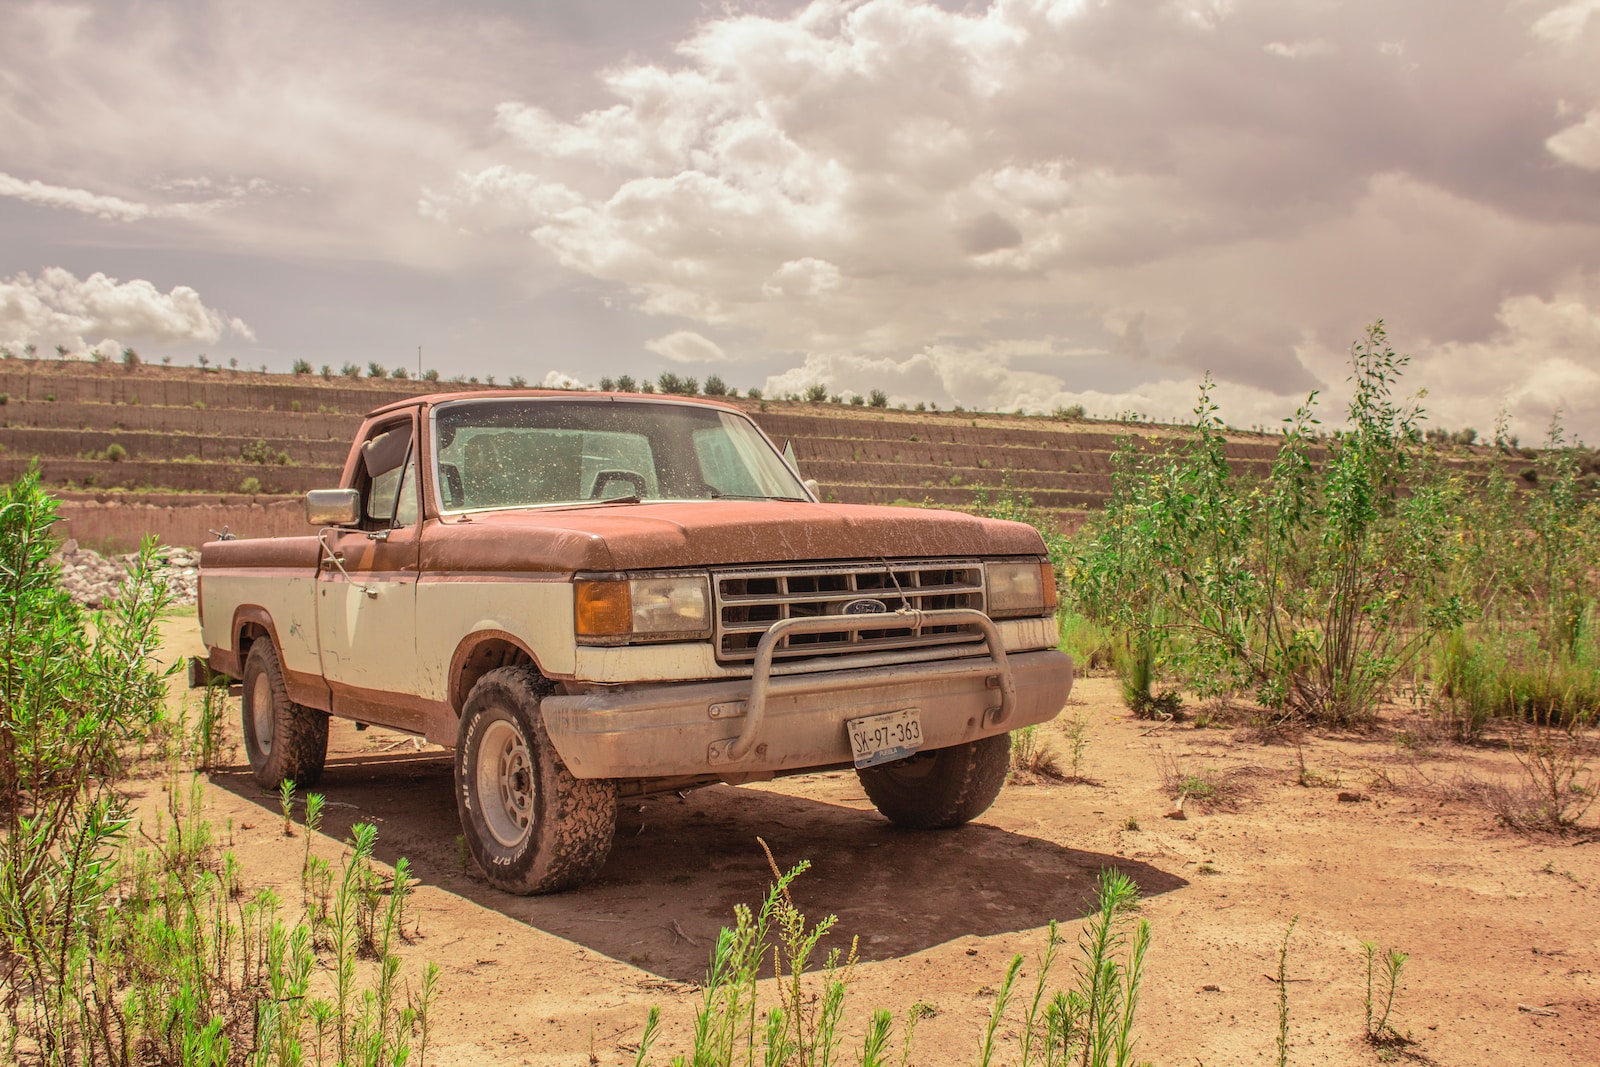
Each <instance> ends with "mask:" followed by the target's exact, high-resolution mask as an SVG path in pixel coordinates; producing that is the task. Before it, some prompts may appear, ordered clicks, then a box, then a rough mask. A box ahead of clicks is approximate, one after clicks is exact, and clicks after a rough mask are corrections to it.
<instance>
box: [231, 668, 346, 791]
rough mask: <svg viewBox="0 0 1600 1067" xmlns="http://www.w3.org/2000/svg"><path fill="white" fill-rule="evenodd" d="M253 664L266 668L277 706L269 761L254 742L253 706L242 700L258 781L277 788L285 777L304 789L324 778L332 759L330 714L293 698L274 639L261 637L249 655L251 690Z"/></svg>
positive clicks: (247, 689) (247, 685) (247, 679)
mask: <svg viewBox="0 0 1600 1067" xmlns="http://www.w3.org/2000/svg"><path fill="white" fill-rule="evenodd" d="M252 667H254V668H255V669H256V670H261V671H265V672H266V675H267V685H268V686H269V687H270V688H271V691H272V706H273V722H272V752H271V753H270V754H269V755H268V756H267V758H266V760H265V761H260V760H259V759H258V758H257V755H256V753H255V751H254V749H253V746H252V745H251V744H250V741H251V738H252V737H253V729H254V728H253V726H252V725H251V724H250V714H249V710H248V708H247V706H246V704H245V703H244V702H242V701H241V703H240V713H241V715H242V717H243V718H244V720H245V723H244V729H245V739H246V748H247V749H249V750H250V755H251V760H250V769H251V772H252V773H253V774H254V775H255V779H256V782H257V783H258V784H260V785H261V786H263V787H265V788H267V789H276V788H278V786H279V785H280V784H281V783H282V782H283V781H285V780H288V781H291V782H293V783H294V784H295V786H296V787H297V788H301V789H304V788H308V787H310V786H314V785H316V784H317V782H318V780H319V779H321V778H322V767H323V764H325V763H326V762H327V759H328V716H327V715H326V714H324V713H323V712H320V711H318V710H316V709H315V708H308V707H306V706H305V705H304V704H297V703H295V702H294V701H293V700H291V699H290V698H289V687H288V685H287V683H285V682H284V679H283V666H282V665H281V664H280V663H279V661H278V650H277V649H275V648H273V647H272V642H271V641H268V640H265V639H261V640H257V641H256V642H255V643H253V644H252V645H251V646H250V652H249V654H248V655H247V656H246V657H245V668H244V682H245V692H246V693H247V694H248V693H250V692H251V691H252V690H251V685H250V679H251V673H252ZM258 763H259V766H258Z"/></svg>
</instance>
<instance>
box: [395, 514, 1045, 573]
mask: <svg viewBox="0 0 1600 1067" xmlns="http://www.w3.org/2000/svg"><path fill="white" fill-rule="evenodd" d="M1043 553H1044V543H1043V540H1042V539H1041V538H1040V536H1039V534H1038V531H1036V530H1034V529H1033V528H1032V527H1030V526H1027V525H1025V524H1023V523H1018V522H1003V521H1000V520H997V519H983V518H978V517H975V516H972V515H965V514H962V513H960V512H953V511H936V510H932V509H923V508H899V507H878V506H871V505H851V504H813V503H809V502H798V501H796V502H791V501H766V500H764V501H730V500H707V501H685V502H677V503H659V504H657V503H642V504H611V505H605V506H601V507H576V508H547V509H526V510H515V511H494V512H476V513H473V514H472V515H470V516H463V517H450V518H445V519H443V520H436V521H433V522H430V523H429V524H428V528H427V530H426V531H425V533H424V535H423V539H422V561H421V562H422V570H423V571H424V572H425V573H451V572H462V571H467V572H473V571H476V572H484V571H488V572H496V573H515V572H565V573H571V572H573V571H624V570H640V569H649V568H663V567H666V568H671V567H704V566H713V565H728V564H734V565H741V564H752V563H790V562H800V561H823V560H838V559H876V558H878V557H886V558H894V557H898V558H929V557H943V556H980V555H999V556H1005V555H1042V554H1043Z"/></svg>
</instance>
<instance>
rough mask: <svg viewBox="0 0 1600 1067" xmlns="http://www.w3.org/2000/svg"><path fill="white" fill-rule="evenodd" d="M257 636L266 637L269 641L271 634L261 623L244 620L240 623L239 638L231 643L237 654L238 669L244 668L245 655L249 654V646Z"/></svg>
mask: <svg viewBox="0 0 1600 1067" xmlns="http://www.w3.org/2000/svg"><path fill="white" fill-rule="evenodd" d="M258 638H266V639H267V640H269V641H270V640H271V639H272V635H271V634H269V633H268V632H267V628H266V627H265V626H263V625H261V624H260V623H259V622H246V623H243V624H241V625H240V627H239V639H238V640H237V641H235V642H234V643H233V647H234V649H235V651H236V652H237V653H238V655H239V669H240V670H244V661H245V657H247V656H249V655H250V646H251V645H252V644H253V643H255V641H256V640H257V639H258Z"/></svg>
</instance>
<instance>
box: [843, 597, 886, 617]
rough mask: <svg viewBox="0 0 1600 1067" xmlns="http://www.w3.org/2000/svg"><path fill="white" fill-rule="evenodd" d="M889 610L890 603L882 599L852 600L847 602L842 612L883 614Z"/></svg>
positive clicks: (847, 613) (845, 613)
mask: <svg viewBox="0 0 1600 1067" xmlns="http://www.w3.org/2000/svg"><path fill="white" fill-rule="evenodd" d="M888 610H889V605H887V604H885V603H884V602H883V601H881V600H870V599H865V600H852V601H850V602H849V603H848V604H846V605H845V606H844V608H843V610H842V611H841V612H840V614H843V615H882V614H884V613H885V612H887V611H888Z"/></svg>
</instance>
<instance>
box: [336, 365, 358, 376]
mask: <svg viewBox="0 0 1600 1067" xmlns="http://www.w3.org/2000/svg"><path fill="white" fill-rule="evenodd" d="M339 373H340V374H342V375H344V376H345V377H346V378H359V377H361V368H360V367H359V366H357V365H356V364H354V363H345V364H343V365H341V366H340V367H339Z"/></svg>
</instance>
